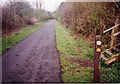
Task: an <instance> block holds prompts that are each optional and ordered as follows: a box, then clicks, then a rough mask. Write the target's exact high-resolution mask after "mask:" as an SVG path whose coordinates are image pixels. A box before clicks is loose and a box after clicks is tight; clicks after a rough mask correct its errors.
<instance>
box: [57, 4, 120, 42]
mask: <svg viewBox="0 0 120 84" xmlns="http://www.w3.org/2000/svg"><path fill="white" fill-rule="evenodd" d="M55 14H56V18H58V17H59V18H58V20H60V21H62V23H64V24H65V25H66V27H68V28H70V29H71V30H72V31H73V32H74V33H75V34H76V33H77V34H82V35H84V36H86V37H91V36H92V37H94V36H95V34H96V29H99V31H100V32H99V33H100V34H101V35H102V42H103V44H109V43H110V35H111V31H110V32H108V33H106V34H104V35H103V33H102V32H103V31H104V30H106V29H108V28H110V27H112V26H114V25H115V22H116V19H117V18H118V17H120V2H117V3H114V2H109V3H105V2H104V3H103V2H101V3H90V2H87V3H78V2H74V3H70V2H64V3H62V4H61V5H60V6H59V9H58V10H57V11H56V12H55ZM119 21H120V19H119ZM118 29H119V28H118ZM117 38H119V36H118V37H117ZM118 42H120V40H119V39H118Z"/></svg>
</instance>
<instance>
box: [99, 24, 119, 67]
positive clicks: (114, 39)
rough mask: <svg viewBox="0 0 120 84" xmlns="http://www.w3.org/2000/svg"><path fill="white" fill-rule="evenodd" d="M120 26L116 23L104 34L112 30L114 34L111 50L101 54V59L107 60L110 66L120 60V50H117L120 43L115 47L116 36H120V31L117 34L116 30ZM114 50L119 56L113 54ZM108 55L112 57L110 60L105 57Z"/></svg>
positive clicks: (112, 34) (112, 35)
mask: <svg viewBox="0 0 120 84" xmlns="http://www.w3.org/2000/svg"><path fill="white" fill-rule="evenodd" d="M119 25H120V23H118V24H117V22H116V23H115V26H113V27H111V28H109V29H107V30H105V31H103V34H104V33H106V32H108V31H110V30H112V33H111V43H110V48H109V49H106V50H105V51H103V52H101V56H100V58H102V59H103V60H105V64H107V65H108V64H110V63H112V62H114V61H117V60H118V59H119V58H120V49H118V48H116V47H117V46H120V43H118V44H117V45H114V44H115V41H116V38H115V36H117V35H119V34H120V31H118V32H117V33H115V32H116V31H115V28H117V27H118V26H119ZM112 49H113V50H115V51H117V52H118V54H113V53H112ZM106 54H108V55H110V56H111V57H110V58H106V57H105V55H106Z"/></svg>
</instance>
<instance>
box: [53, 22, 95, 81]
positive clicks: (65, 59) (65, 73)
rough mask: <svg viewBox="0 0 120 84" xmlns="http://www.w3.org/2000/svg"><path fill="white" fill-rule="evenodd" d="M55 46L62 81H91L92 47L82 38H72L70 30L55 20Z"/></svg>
mask: <svg viewBox="0 0 120 84" xmlns="http://www.w3.org/2000/svg"><path fill="white" fill-rule="evenodd" d="M55 30H56V39H57V40H56V41H57V48H58V50H59V54H60V61H61V67H62V78H63V81H64V82H92V81H93V49H92V48H90V45H89V44H88V43H87V42H85V40H83V39H82V38H79V39H74V38H73V36H72V35H71V33H70V31H69V30H67V29H66V28H64V27H63V26H61V24H59V23H58V22H57V21H56V22H55Z"/></svg>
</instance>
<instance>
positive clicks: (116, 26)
mask: <svg viewBox="0 0 120 84" xmlns="http://www.w3.org/2000/svg"><path fill="white" fill-rule="evenodd" d="M119 25H120V23H119V24H117V25H115V26H113V27H111V28H109V29H107V30H105V31H103V34H104V33H106V32H108V31H110V30H112V29H114V28H116V27H118V26H119Z"/></svg>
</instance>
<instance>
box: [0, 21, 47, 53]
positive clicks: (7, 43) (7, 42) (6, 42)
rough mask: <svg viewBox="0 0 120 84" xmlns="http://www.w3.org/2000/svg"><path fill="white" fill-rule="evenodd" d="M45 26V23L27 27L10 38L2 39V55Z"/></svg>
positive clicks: (0, 47) (0, 51)
mask: <svg viewBox="0 0 120 84" xmlns="http://www.w3.org/2000/svg"><path fill="white" fill-rule="evenodd" d="M44 24H45V22H43V23H39V24H35V25H31V26H27V27H25V28H22V29H21V31H19V32H17V33H15V34H12V35H10V36H8V37H3V38H2V46H0V49H1V50H0V53H4V52H5V51H6V50H8V49H9V48H11V47H12V46H14V45H15V44H16V43H18V42H20V41H21V40H23V39H24V38H26V37H27V36H29V35H31V34H32V33H33V32H35V31H37V30H38V29H40V28H41V27H42V26H43V25H44Z"/></svg>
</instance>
